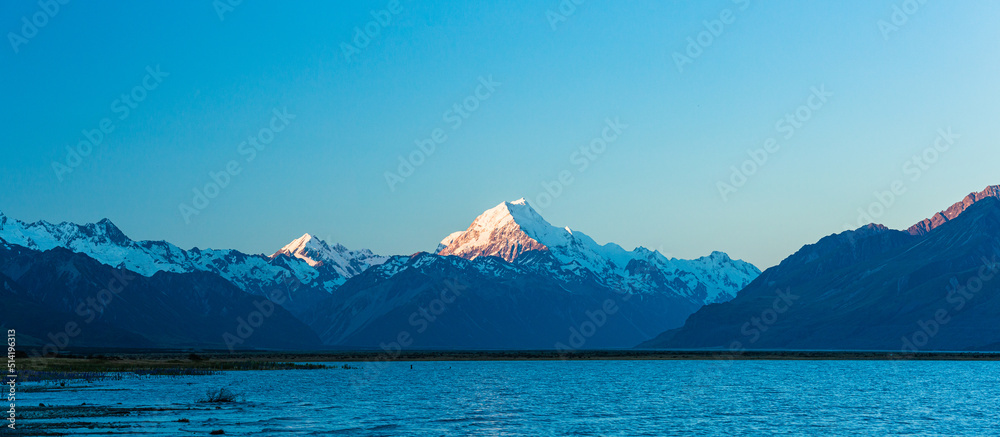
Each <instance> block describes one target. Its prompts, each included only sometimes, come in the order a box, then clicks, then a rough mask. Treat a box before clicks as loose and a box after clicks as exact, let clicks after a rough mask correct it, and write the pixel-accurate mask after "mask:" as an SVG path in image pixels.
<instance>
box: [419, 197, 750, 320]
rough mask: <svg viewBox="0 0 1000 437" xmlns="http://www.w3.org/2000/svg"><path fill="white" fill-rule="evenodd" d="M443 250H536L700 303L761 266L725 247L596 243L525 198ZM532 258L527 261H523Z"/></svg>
mask: <svg viewBox="0 0 1000 437" xmlns="http://www.w3.org/2000/svg"><path fill="white" fill-rule="evenodd" d="M441 245H442V246H444V247H443V248H442V249H441V250H439V251H438V255H442V256H448V255H453V256H459V257H462V258H466V259H475V258H477V257H483V256H496V257H500V258H503V259H504V260H506V261H509V262H518V260H519V259H520V258H521V257H522V256H524V255H525V254H528V253H531V252H532V251H540V252H547V253H549V254H551V256H552V257H553V258H554V259H555V260H556V261H557V262H556V263H555V264H556V265H553V263H551V262H546V263H544V265H541V264H540V265H538V267H539V268H540V269H541V270H540V271H545V272H547V273H549V274H551V275H553V276H556V277H563V278H566V279H569V278H570V277H573V276H575V277H578V278H587V277H591V276H592V277H594V278H595V279H596V280H597V282H599V283H601V284H602V285H605V286H608V287H612V288H615V289H620V290H627V291H629V292H633V293H655V292H673V293H676V294H679V295H682V296H685V297H687V298H689V299H692V300H693V301H696V302H699V303H701V304H709V303H717V302H725V301H728V300H730V299H732V298H733V297H735V296H736V292H738V291H739V290H740V289H742V288H743V287H745V286H746V285H747V284H749V283H750V282H751V281H753V280H754V279H755V278H756V277H757V276H758V275H760V270H759V269H757V268H756V267H754V266H753V265H752V264H749V263H747V262H744V261H739V260H733V259H731V258H729V256H728V255H726V254H725V253H722V252H714V253H712V254H711V255H709V256H707V257H703V258H699V259H695V260H680V259H669V258H667V257H665V256H663V255H662V254H660V253H659V252H657V251H652V250H649V249H646V248H643V247H639V248H636V249H635V250H631V251H627V250H625V249H624V248H622V247H621V246H619V245H617V244H614V243H608V244H604V245H600V244H598V243H597V242H596V241H594V239H592V238H590V237H589V236H587V235H586V234H584V233H582V232H579V231H575V230H572V229H570V228H569V227H566V228H559V227H556V226H553V225H551V224H549V223H548V222H547V221H545V219H544V218H542V216H540V215H539V214H538V213H537V212H536V211H535V210H534V209H533V208H532V207H531V206H530V205H529V204H528V202H527V201H525V200H524V199H518V200H516V201H513V202H504V203H501V204H500V205H497V206H496V207H494V208H492V209H490V210H487V211H486V212H484V213H482V214H481V215H480V216H479V217H477V218H476V219H475V220H474V221H473V222H472V225H471V226H469V228H468V229H467V230H465V231H464V232H459V233H455V234H452V235H450V236H448V238H445V239H444V240H443V241H442V242H441ZM521 263H524V264H528V262H523V261H522V262H521Z"/></svg>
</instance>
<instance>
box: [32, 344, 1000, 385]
mask: <svg viewBox="0 0 1000 437" xmlns="http://www.w3.org/2000/svg"><path fill="white" fill-rule="evenodd" d="M556 360H931V361H970V360H975V361H996V360H1000V353H991V352H922V353H910V354H904V353H899V352H865V351H860V352H857V351H855V352H852V351H744V352H738V353H734V352H728V351H653V350H597V351H575V352H567V353H560V352H556V351H401V352H396V353H387V352H383V351H317V352H268V351H257V352H238V353H230V352H228V351H225V352H222V351H199V352H197V353H191V352H181V351H101V353H97V352H96V351H95V352H93V353H89V354H75V355H63V356H59V357H55V358H51V357H49V358H45V357H35V358H23V359H21V360H20V361H19V363H18V367H19V369H21V370H22V372H21V373H22V374H23V375H25V376H26V377H31V376H33V377H35V378H36V379H45V378H55V379H73V378H74V377H76V378H88V377H90V376H93V377H97V376H100V375H102V374H104V376H108V375H107V374H111V376H118V377H120V376H121V375H122V374H133V375H141V376H146V375H148V376H171V375H200V374H211V373H214V372H219V371H247V370H300V369H306V370H308V369H320V368H327V367H328V366H327V365H324V364H308V363H333V362H341V363H343V362H354V363H358V362H375V361H556ZM303 363H307V364H303ZM335 367H339V366H335ZM348 367H350V366H348Z"/></svg>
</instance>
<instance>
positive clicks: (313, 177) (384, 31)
mask: <svg viewBox="0 0 1000 437" xmlns="http://www.w3.org/2000/svg"><path fill="white" fill-rule="evenodd" d="M225 1H226V0H222V2H225ZM390 3H391V2H389V1H357V2H319V1H315V2H304V1H303V2H285V3H281V4H280V5H279V4H277V3H269V2H252V1H246V2H243V4H241V5H238V6H236V7H235V8H234V9H233V10H232V11H222V12H223V18H224V19H221V20H220V17H219V13H218V11H217V10H216V8H214V7H213V4H212V2H209V1H204V2H179V3H177V2H161V3H160V4H150V3H149V2H138V3H133V2H127V3H116V4H115V5H113V6H111V5H108V4H94V3H88V2H70V3H68V4H66V5H61V6H60V9H59V11H58V12H57V13H56V14H55V15H54V16H51V17H47V16H46V17H38V18H37V19H38V20H40V22H44V26H42V27H40V28H38V29H37V32H31V30H32V29H30V28H29V29H26V30H27V34H31V37H30V38H25V39H26V40H27V43H23V41H21V42H22V43H20V44H14V43H11V33H14V34H15V35H20V37H24V36H25V33H24V31H25V29H23V27H25V25H24V21H22V18H23V17H27V19H28V20H31V18H32V16H34V15H37V13H39V11H42V9H41V7H40V6H39V4H38V3H37V2H33V1H25V2H17V4H15V3H14V2H7V3H5V4H4V6H3V7H2V11H0V30H2V31H3V32H4V34H5V35H6V36H7V37H6V38H5V41H6V42H7V44H4V45H0V97H2V100H0V102H2V104H0V123H2V126H3V129H2V132H3V140H2V143H0V144H2V146H0V147H2V148H3V159H2V160H0V184H2V187H3V188H2V189H0V211H3V212H4V213H6V214H7V215H9V216H12V217H16V218H19V219H22V220H30V221H34V220H40V219H43V220H49V221H56V222H58V221H64V220H65V221H75V222H93V221H97V220H100V219H101V218H104V217H107V218H110V219H111V220H113V221H114V222H115V223H117V224H118V225H119V226H120V227H121V228H122V229H123V230H125V232H126V233H127V234H128V235H129V236H131V237H132V238H135V239H157V240H159V239H165V240H168V241H171V242H173V243H175V244H178V245H179V246H181V247H185V248H190V247H193V246H198V247H213V248H236V249H240V250H243V251H248V252H257V253H270V252H273V251H274V250H276V249H277V248H279V247H281V246H282V245H284V244H286V243H287V242H289V241H291V240H292V239H294V238H296V237H298V236H299V235H301V234H302V233H305V232H310V233H313V234H315V235H317V236H320V237H321V238H324V239H329V240H332V241H335V242H341V243H343V244H345V245H347V246H348V247H352V248H359V247H369V248H371V249H373V250H375V251H376V252H380V253H386V254H409V253H413V252H416V251H421V250H430V249H433V248H434V247H435V245H436V243H437V241H438V240H440V239H441V238H442V237H444V236H445V235H447V234H448V233H450V232H452V231H456V230H462V229H465V228H466V227H467V226H468V224H469V223H470V222H471V221H472V219H473V218H474V217H475V216H476V215H477V214H478V213H479V212H481V211H483V210H485V209H487V208H489V207H492V206H494V205H496V204H498V203H500V202H501V201H504V200H514V199H517V198H520V197H526V198H528V199H529V201H536V200H537V198H538V197H537V196H538V195H539V193H542V192H544V188H543V182H545V181H554V180H557V179H558V177H559V174H560V172H563V171H568V172H569V174H570V176H571V177H572V178H573V181H572V183H570V184H568V185H566V186H564V187H563V192H562V193H561V195H560V196H558V197H557V198H555V199H554V200H553V201H552V202H551V204H550V205H548V206H547V207H546V208H543V209H542V214H543V215H544V216H545V217H546V218H547V219H548V220H549V221H550V222H552V223H553V224H555V225H560V226H564V225H568V226H571V227H572V228H574V229H577V230H580V231H583V232H586V233H588V234H589V235H591V236H592V237H594V238H595V239H596V240H597V241H599V242H608V241H614V242H618V243H620V244H622V245H623V246H625V247H627V248H632V247H635V246H638V245H642V246H646V247H650V248H653V249H660V250H661V251H662V252H664V253H667V254H670V255H673V256H677V257H685V258H688V257H697V256H702V255H706V254H708V253H709V252H711V251H713V250H722V251H726V252H728V253H729V254H731V255H732V256H733V257H738V258H742V259H746V260H748V261H751V262H753V263H755V264H757V265H758V266H760V267H762V268H766V267H769V266H771V265H773V264H775V263H777V262H778V261H780V260H781V259H783V258H784V257H786V256H787V255H789V254H790V253H792V252H794V251H795V250H797V249H798V248H799V247H801V246H802V245H803V244H807V243H812V242H814V241H816V240H817V239H819V238H820V237H822V236H825V235H828V234H831V233H834V232H839V231H841V230H843V228H844V225H845V223H851V224H855V223H856V221H857V216H858V213H857V209H858V208H859V207H867V206H868V205H869V204H871V203H872V202H874V201H876V200H875V197H874V196H873V192H874V191H876V190H887V189H889V187H890V185H891V184H892V182H893V181H895V180H900V181H902V182H903V183H904V184H905V186H906V189H907V192H906V193H905V194H904V195H902V196H900V197H899V198H898V199H897V200H896V201H895V202H894V204H893V205H892V206H891V207H889V208H887V209H886V210H885V212H884V213H881V214H879V216H878V218H877V220H876V221H878V222H881V223H884V224H886V225H888V226H891V227H895V228H905V227H907V226H909V225H911V224H912V223H915V222H917V221H919V220H921V219H923V218H925V217H927V216H929V215H931V214H932V213H934V212H936V211H938V210H940V209H943V208H945V207H947V206H949V205H950V204H951V203H953V202H955V201H958V200H960V199H961V198H962V197H963V196H964V195H966V194H968V193H969V192H971V191H978V190H981V189H982V188H984V187H986V186H987V185H990V184H997V183H1000V173H998V172H997V163H998V162H1000V148H998V147H997V145H998V140H1000V138H998V137H1000V123H998V122H997V115H998V111H997V102H1000V86H998V83H997V81H998V79H997V78H998V77H1000V57H998V55H997V53H998V52H997V42H998V41H1000V27H998V26H997V25H996V23H997V22H1000V4H997V3H994V2H939V1H932V2H928V3H927V4H924V5H922V6H920V8H919V9H918V10H916V11H913V12H914V13H913V14H912V15H907V19H906V22H905V23H903V24H902V25H901V26H899V27H898V30H897V31H894V32H891V33H890V34H889V35H888V38H886V37H885V36H884V35H883V32H882V31H880V28H879V21H880V20H885V21H886V22H891V19H892V14H893V12H894V9H893V6H894V5H903V3H904V2H902V1H896V2H893V1H860V0H854V1H843V2H795V1H769V2H763V1H757V0H752V1H750V2H749V3H746V4H743V3H737V2H733V1H731V0H713V1H703V2H702V1H699V2H662V1H633V2H609V1H594V0H590V1H587V2H584V3H583V4H582V5H580V6H579V7H578V8H577V10H576V11H573V12H572V13H571V14H568V15H567V16H566V17H565V18H566V20H565V21H559V22H557V23H556V26H555V30H553V27H552V25H551V23H550V18H551V15H549V14H547V12H548V11H552V12H553V13H556V12H557V11H558V7H559V2H558V1H556V0H551V1H516V2H494V4H493V5H482V4H478V3H479V2H474V3H477V4H465V3H462V4H456V2H419V1H410V0H402V2H401V3H400V5H401V8H402V10H401V11H398V13H395V14H393V13H390V14H389V15H390V16H391V22H389V23H388V24H387V25H385V26H382V25H378V24H373V25H370V26H369V27H370V29H377V30H378V35H377V36H375V37H373V38H371V41H370V43H369V45H368V46H367V47H363V48H359V49H358V51H357V52H356V53H353V54H352V56H351V60H350V61H348V60H347V59H346V57H345V55H344V47H343V44H345V43H349V44H353V42H352V39H353V38H354V36H355V28H356V27H358V26H361V27H364V26H366V24H369V23H371V22H372V20H373V17H372V15H371V11H372V10H383V9H385V8H387V7H388V6H389V5H390ZM742 6H747V7H746V8H745V9H741V7H742ZM726 9H729V10H731V13H732V15H731V16H726V17H727V20H728V21H730V22H731V23H729V24H724V26H722V29H721V33H720V34H719V35H718V36H717V37H713V38H712V39H713V40H712V41H711V44H708V45H707V47H705V48H703V49H702V50H701V52H702V53H701V54H700V55H699V56H698V57H696V58H694V59H692V60H693V62H691V63H689V64H685V65H684V69H683V72H681V71H679V70H678V67H677V65H676V63H675V60H674V54H675V52H676V53H683V52H684V51H685V50H686V46H688V44H689V43H688V40H687V38H689V37H691V38H697V37H698V35H699V32H702V31H704V30H705V24H704V23H703V22H704V21H706V20H709V21H711V20H717V19H719V18H720V16H721V15H722V14H723V13H724V11H725V10H726ZM43 13H44V12H43ZM43 18H44V19H43ZM733 18H734V19H735V21H734V20H733ZM898 18H899V17H897V19H898ZM897 22H899V20H897ZM714 30H716V31H718V30H719V29H718V27H717V26H716V29H714ZM15 40H17V38H15ZM702 40H703V41H707V38H705V37H704V36H703V38H702ZM17 41H20V40H17ZM14 45H17V47H16V50H17V51H16V53H15V47H14ZM147 66H149V67H151V68H153V69H155V68H156V66H160V69H161V71H163V72H165V73H168V74H169V76H166V77H164V78H162V83H159V82H157V81H156V80H150V79H146V82H147V84H149V85H156V88H155V89H152V90H149V91H146V90H139V91H138V92H139V94H138V95H140V96H141V95H142V94H146V95H145V99H144V100H143V101H142V102H139V103H135V102H133V103H134V104H135V107H134V108H130V109H129V112H128V116H127V117H124V118H121V116H122V115H124V112H123V109H122V106H121V105H122V104H123V103H122V102H117V106H116V102H115V101H116V100H117V99H119V98H120V96H121V95H122V94H123V93H130V92H132V91H133V88H134V87H136V86H139V85H141V84H142V83H143V80H144V78H145V76H146V75H147V71H146V68H147ZM490 76H492V78H493V80H494V81H495V82H499V83H500V85H499V86H498V87H496V89H495V91H494V92H493V94H492V95H491V96H490V97H489V98H488V99H486V100H483V101H480V102H478V108H477V110H476V111H475V112H473V113H469V114H467V115H468V118H467V119H464V120H463V122H462V124H461V126H458V128H457V129H454V127H455V124H457V123H454V119H451V121H446V120H445V119H444V118H445V117H447V116H448V115H449V114H446V112H447V111H449V109H450V108H451V107H452V106H453V105H454V104H455V103H458V102H462V101H464V100H465V99H466V98H467V97H469V96H472V95H474V94H475V92H476V90H477V86H478V85H479V84H480V78H481V77H482V78H489V77H490ZM814 86H817V87H818V86H825V89H826V90H828V91H829V92H832V93H833V94H834V95H833V96H832V97H830V98H829V99H828V101H827V102H826V103H824V104H823V105H822V107H821V108H820V109H818V110H816V111H815V112H814V113H813V114H812V116H811V118H810V119H809V120H808V121H807V122H806V123H803V124H802V126H801V128H798V129H796V131H795V135H794V136H793V137H792V138H791V139H785V138H784V134H785V133H786V131H779V130H778V127H777V126H776V122H777V121H778V120H779V119H781V118H783V117H784V116H785V114H786V113H789V112H794V111H795V110H796V109H797V108H798V107H799V106H800V105H803V104H805V103H806V102H807V99H808V97H809V96H810V93H811V91H810V89H811V87H814ZM484 93H485V89H480V94H481V95H482V94H484ZM816 102H817V101H815V100H814V103H816ZM476 103H477V102H472V104H476ZM474 106H475V105H474ZM116 108H117V110H118V111H116V110H115V109H116ZM275 108H278V109H283V108H287V111H288V112H289V113H291V114H293V115H295V118H294V120H291V121H290V122H289V124H288V125H287V127H286V128H285V129H283V130H282V131H281V132H278V133H276V134H275V136H274V138H273V141H272V142H271V143H269V144H268V145H267V147H266V148H265V149H264V150H261V151H259V153H258V155H257V157H256V159H255V160H253V161H251V162H247V161H246V160H245V158H246V155H242V154H241V153H240V151H239V150H240V143H241V141H244V140H246V138H247V137H248V136H250V135H256V134H257V133H258V132H259V130H260V129H262V128H265V127H267V126H269V124H270V122H271V119H272V110H274V109H275ZM616 117H617V118H619V119H620V120H621V122H622V123H624V124H626V125H627V126H628V127H627V128H625V129H624V130H623V132H622V133H621V135H620V136H619V137H618V138H617V140H616V141H614V142H612V143H610V144H609V145H608V146H607V148H606V150H605V151H604V153H602V154H599V155H596V154H591V156H594V157H595V159H593V160H592V161H591V160H590V159H589V158H587V159H586V161H587V168H586V170H585V171H582V172H581V171H580V167H581V166H582V165H581V161H580V159H581V156H584V155H580V154H576V155H574V152H575V151H577V150H578V149H579V148H580V147H583V146H586V145H588V144H589V143H590V142H591V140H593V139H594V138H596V137H599V136H600V135H601V134H602V130H603V129H604V127H605V120H606V119H608V118H612V119H614V118H616ZM105 118H108V119H109V120H110V122H111V123H112V125H113V129H114V130H113V131H111V132H110V133H108V134H107V135H105V138H104V139H103V140H102V141H101V142H100V144H98V145H97V146H96V147H94V149H93V152H92V153H91V154H90V156H88V157H85V158H83V159H82V161H81V162H79V163H78V164H79V165H78V166H76V167H74V168H73V171H72V172H71V173H63V174H62V175H61V176H62V179H63V180H62V181H60V180H59V178H57V177H56V171H55V170H54V169H53V165H52V163H53V162H54V161H55V162H63V163H66V155H67V152H66V147H67V146H69V145H76V144H78V143H79V142H80V141H81V140H83V139H84V138H85V137H84V135H83V133H82V132H83V131H85V130H86V131H89V130H93V129H98V128H99V127H100V123H101V120H102V119H105ZM279 126H280V125H279ZM948 127H951V128H952V129H953V131H954V132H956V133H958V134H960V135H961V138H960V139H958V140H957V141H956V142H955V145H954V146H952V147H951V148H950V149H949V150H948V151H947V152H945V153H942V154H940V156H938V160H937V162H936V163H934V164H933V165H931V166H928V168H927V169H926V170H921V177H920V178H919V179H917V180H912V179H913V178H912V175H913V174H912V173H905V172H904V166H905V165H907V164H906V163H907V161H908V160H909V159H911V157H913V156H914V155H917V154H920V153H922V152H923V151H924V150H925V149H926V148H928V147H932V146H933V144H934V140H935V137H936V135H937V133H936V131H937V130H938V129H941V128H948ZM435 129H442V131H443V133H444V134H446V135H447V140H446V141H444V142H443V144H440V145H439V146H437V149H436V150H435V151H434V153H433V154H432V155H430V156H428V157H426V160H425V161H424V162H423V164H422V165H420V166H419V167H417V168H416V169H415V172H414V173H413V175H412V176H410V177H408V178H406V179H405V180H404V181H403V182H402V183H399V184H397V185H395V187H394V188H395V190H390V189H389V185H388V184H387V182H386V177H385V173H386V172H387V171H396V170H397V165H398V157H399V156H401V155H403V156H407V155H409V154H410V153H411V152H413V151H415V150H418V149H417V146H416V145H415V141H416V140H419V139H425V138H430V137H431V135H432V132H434V130H435ZM772 137H773V138H777V139H778V141H777V143H778V144H779V145H780V147H781V148H780V150H778V151H777V153H774V154H771V155H770V156H769V158H768V162H767V163H766V164H765V165H764V166H763V167H761V168H760V169H759V170H758V171H757V173H756V174H754V175H753V176H751V177H750V178H749V179H748V181H747V182H746V184H745V185H744V186H742V187H740V188H739V189H738V191H737V192H735V193H732V194H730V195H729V199H728V201H723V199H722V196H721V195H720V193H719V190H718V187H717V182H718V181H720V180H728V179H729V177H730V174H731V170H730V167H731V166H739V165H741V164H742V163H743V161H744V160H746V159H748V158H747V154H746V153H747V150H748V149H753V148H760V147H762V146H763V145H764V144H765V141H766V140H767V139H768V138H772ZM233 160H236V161H238V162H240V171H241V172H240V174H238V175H236V176H233V177H232V180H231V182H230V184H229V185H228V186H227V187H226V188H225V189H223V190H221V192H220V193H219V195H218V196H217V197H215V198H214V199H212V200H211V201H210V203H209V204H208V205H207V207H205V208H204V210H202V211H201V212H200V214H198V215H194V216H191V217H190V223H185V219H184V218H183V217H182V215H181V213H180V212H179V205H180V204H182V203H185V204H191V203H192V201H193V199H192V198H193V196H194V194H193V192H192V189H194V188H196V187H198V188H201V187H204V186H205V184H207V183H209V182H211V179H210V177H209V173H210V172H218V171H222V170H224V169H225V168H226V165H227V163H229V162H230V161H233ZM910 165H911V167H910V169H911V170H912V168H914V167H912V165H913V164H910Z"/></svg>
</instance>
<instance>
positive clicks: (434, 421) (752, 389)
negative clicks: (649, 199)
mask: <svg viewBox="0 0 1000 437" xmlns="http://www.w3.org/2000/svg"><path fill="white" fill-rule="evenodd" d="M351 365H352V366H358V367H360V369H353V370H346V369H341V368H336V369H325V370H294V371H266V372H225V373H220V374H216V375H211V376H184V377H170V378H167V377H158V378H146V379H125V380H121V381H113V380H105V381H98V382H94V383H86V382H71V383H68V384H67V386H66V387H53V386H51V385H44V384H39V383H33V384H22V385H20V386H19V388H20V390H21V394H20V397H19V398H20V400H21V402H20V404H19V409H20V411H21V414H22V415H24V417H22V418H21V419H20V420H19V421H18V424H19V425H21V426H23V427H31V428H34V429H36V430H37V429H38V427H42V429H46V430H49V431H54V430H61V431H63V432H69V433H72V434H75V435H76V434H105V433H107V432H108V431H112V432H114V433H117V434H136V433H141V434H143V435H165V436H166V435H208V433H209V432H210V431H212V430H218V429H222V430H225V432H226V435H275V436H297V435H366V436H367V435H480V436H498V435H526V436H536V435H689V434H709V435H744V434H751V435H752V434H759V435H769V434H776V433H785V434H796V435H798V434H818V435H849V434H866V435H895V434H977V435H983V434H990V433H997V432H1000V431H998V430H1000V417H998V415H997V414H996V405H997V399H998V396H1000V371H998V368H1000V364H998V363H995V362H969V361H947V362H927V361H913V362H910V361H515V362H507V361H480V362H414V363H407V362H394V363H352V364H351ZM411 365H412V367H413V368H412V369H411V368H410V366H411ZM222 387H230V388H232V389H233V390H235V391H236V392H238V393H239V394H240V395H241V397H242V399H240V400H239V402H235V403H228V404H206V403H199V402H197V401H198V400H199V399H201V398H204V397H205V393H206V391H208V390H209V389H219V388H222ZM39 403H44V404H45V405H46V407H45V408H39V407H36V406H37V405H38V404H39ZM81 403H86V404H87V405H86V406H80V404H81ZM53 406H55V407H53ZM67 406H74V408H71V409H67V408H63V407H67ZM53 408H55V410H53ZM119 409H127V410H132V413H131V414H128V415H121V414H113V413H109V411H111V412H113V411H120V410H119ZM46 411H48V412H49V413H52V414H45V412H46ZM53 412H55V413H53ZM33 415H34V416H36V417H37V416H38V415H41V417H46V416H48V417H47V418H42V419H38V418H36V419H31V418H30V417H31V416H33ZM67 416H77V417H67ZM179 419H187V420H189V421H190V422H187V423H182V422H178V420H179Z"/></svg>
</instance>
